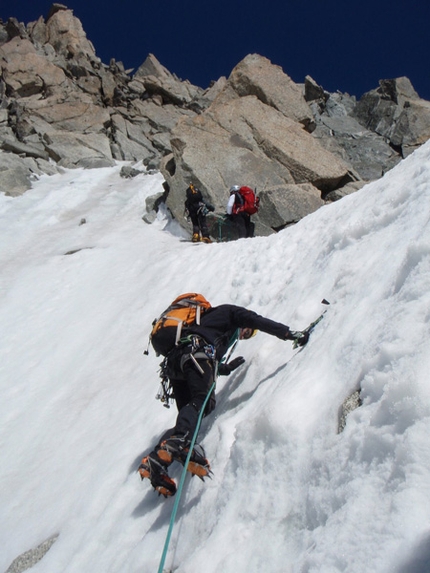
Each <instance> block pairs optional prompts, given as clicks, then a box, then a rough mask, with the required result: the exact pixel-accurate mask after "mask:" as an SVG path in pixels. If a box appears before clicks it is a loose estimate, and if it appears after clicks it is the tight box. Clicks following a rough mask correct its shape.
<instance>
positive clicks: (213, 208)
mask: <svg viewBox="0 0 430 573" xmlns="http://www.w3.org/2000/svg"><path fill="white" fill-rule="evenodd" d="M206 208H207V210H208V211H210V212H211V213H213V212H214V211H215V207H214V206H213V205H211V204H210V203H206Z"/></svg>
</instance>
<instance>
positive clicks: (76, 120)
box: [0, 4, 430, 234]
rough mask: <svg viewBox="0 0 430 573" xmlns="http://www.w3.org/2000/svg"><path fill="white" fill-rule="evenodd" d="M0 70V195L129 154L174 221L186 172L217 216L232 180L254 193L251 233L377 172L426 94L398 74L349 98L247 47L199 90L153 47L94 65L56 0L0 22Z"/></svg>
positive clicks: (418, 130) (419, 135)
mask: <svg viewBox="0 0 430 573" xmlns="http://www.w3.org/2000/svg"><path fill="white" fill-rule="evenodd" d="M0 72H1V75H0V191H1V192H4V193H7V194H9V195H12V196H14V195H19V194H21V193H23V192H25V191H26V190H27V189H29V188H30V186H31V181H32V179H33V178H35V177H38V176H39V175H40V174H42V173H48V174H52V173H55V172H57V171H58V170H61V169H62V168H74V167H81V168H82V167H84V168H91V167H101V166H108V165H113V164H114V162H115V161H117V160H119V161H128V162H131V163H138V162H139V164H140V165H141V166H142V165H143V166H144V167H146V169H147V170H149V171H151V170H158V169H161V171H162V173H163V175H164V177H165V180H166V182H165V192H164V194H163V195H162V196H160V198H157V201H155V203H154V205H155V206H157V205H159V203H160V201H165V202H166V205H167V207H168V208H169V209H170V211H171V213H172V214H173V216H175V217H176V218H177V219H178V221H179V222H180V223H181V224H183V225H186V223H185V221H184V219H183V208H184V206H183V201H184V190H185V188H186V187H187V186H188V184H189V183H190V182H191V181H192V182H194V183H195V184H197V185H198V186H199V187H200V188H201V189H202V191H203V193H204V195H205V196H206V198H207V199H208V200H210V201H211V202H212V203H213V204H214V205H215V206H216V208H217V211H218V212H220V213H223V212H224V210H225V204H226V201H227V197H228V189H229V187H230V186H231V185H232V184H244V185H245V184H246V185H249V186H251V187H254V188H257V192H258V194H259V195H260V198H261V208H260V211H259V214H258V216H256V217H255V221H256V232H257V234H268V233H272V232H275V231H277V230H279V229H282V228H283V227H285V226H286V225H290V224H292V223H294V222H296V221H298V220H299V219H300V218H302V217H304V216H305V215H306V214H308V213H310V212H312V211H314V210H316V209H318V208H319V207H320V206H321V205H323V204H324V203H326V202H327V201H333V200H338V199H340V198H342V197H343V196H344V195H346V194H349V193H353V192H354V191H356V190H357V189H359V188H360V187H361V186H362V185H363V184H364V183H365V182H367V181H371V180H374V179H377V178H379V177H381V176H382V175H383V174H384V173H385V172H386V171H387V170H389V169H391V168H392V167H393V166H394V165H396V163H398V162H399V161H401V159H402V158H403V157H406V156H407V155H408V154H409V153H411V152H412V151H413V150H414V149H416V148H417V147H418V146H420V145H422V144H423V143H424V142H425V141H427V139H429V137H430V102H427V101H425V100H423V99H421V98H420V97H419V96H418V94H417V93H416V92H415V90H414V88H413V86H412V85H411V83H410V81H409V80H408V79H407V78H397V79H391V80H381V81H380V86H379V88H377V89H375V90H372V91H370V92H368V93H367V94H364V95H363V96H362V97H361V99H360V100H359V101H358V102H357V101H356V98H355V97H354V96H350V95H349V94H342V93H339V92H337V93H328V92H326V91H325V90H324V88H323V87H321V86H320V85H318V84H317V83H316V82H315V81H314V80H313V79H312V78H311V77H309V76H307V77H306V78H305V80H304V84H303V85H301V84H300V85H299V84H296V83H294V82H293V81H292V79H291V78H290V77H289V76H288V75H287V74H286V73H284V71H283V70H282V68H280V67H279V66H277V65H274V64H272V63H271V62H270V61H269V60H268V59H267V58H264V57H263V56H260V55H258V54H250V55H248V56H246V57H245V58H244V59H243V60H242V61H241V62H239V63H238V64H237V65H236V66H235V68H234V69H233V70H232V72H231V74H230V76H229V77H228V78H225V77H222V78H219V79H218V80H217V81H216V82H214V83H213V84H212V85H211V86H210V87H209V88H208V89H206V90H204V89H202V88H200V87H197V86H194V85H192V84H191V83H190V82H188V81H182V80H180V79H179V78H177V77H176V76H175V75H174V74H172V73H170V72H169V71H168V70H167V69H166V68H165V67H163V66H162V65H161V63H160V62H158V60H157V59H156V57H155V56H154V55H152V54H149V55H148V56H147V57H146V59H145V60H144V61H143V63H142V65H141V66H140V67H139V68H138V69H137V70H136V71H135V73H134V74H133V70H125V69H124V66H123V64H122V63H121V62H116V61H115V60H111V61H110V62H109V64H104V63H103V62H102V61H101V60H100V59H99V58H98V57H97V55H96V51H95V48H94V46H93V45H92V43H91V42H90V41H89V40H88V39H87V37H86V34H85V31H84V29H83V27H82V24H81V22H80V21H79V20H78V19H77V18H76V17H75V16H74V15H73V11H72V10H69V9H68V8H67V7H66V6H64V5H62V4H53V5H52V7H51V10H50V11H49V14H48V15H47V16H46V18H44V17H42V16H41V17H40V18H39V19H38V20H37V21H36V22H30V23H29V24H27V25H25V24H23V23H20V22H18V21H17V20H16V19H15V18H10V19H9V20H8V21H7V22H6V23H3V22H2V21H0ZM141 169H143V167H141V168H139V169H138V170H135V171H133V169H131V170H130V173H131V175H130V174H127V175H125V176H132V174H133V173H134V172H141ZM149 219H150V218H149Z"/></svg>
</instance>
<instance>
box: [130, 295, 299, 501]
mask: <svg viewBox="0 0 430 573" xmlns="http://www.w3.org/2000/svg"><path fill="white" fill-rule="evenodd" d="M257 330H261V331H262V332H265V333H267V334H271V335H272V336H276V337H277V338H280V339H281V340H296V341H297V342H298V344H299V345H300V346H303V345H304V344H306V342H307V340H308V337H309V335H308V334H304V333H301V332H294V331H291V330H290V328H289V327H288V326H286V325H285V324H282V323H280V322H275V321H273V320H270V319H268V318H264V317H263V316H261V315H259V314H257V313H255V312H253V311H251V310H247V309H246V308H243V307H240V306H235V305H231V304H223V305H220V306H216V307H211V308H209V309H208V310H206V311H205V313H204V314H203V315H202V317H201V320H200V324H194V325H192V326H190V327H187V328H186V329H185V331H183V332H182V336H183V337H185V336H186V337H187V339H188V342H187V343H185V344H181V345H180V346H176V347H175V348H174V349H173V350H172V351H171V352H170V353H169V354H168V355H167V357H166V359H165V362H164V365H165V366H164V368H165V375H166V377H167V378H168V379H169V380H170V383H171V386H172V388H173V395H174V398H175V401H176V404H177V407H178V410H179V412H178V416H177V419H176V425H175V427H174V428H172V429H170V430H168V431H167V432H165V434H164V435H163V436H162V438H161V439H160V441H159V443H158V444H157V446H156V447H155V448H154V450H153V451H152V452H151V453H150V454H149V455H148V456H146V457H145V458H144V459H143V460H142V464H141V466H140V468H139V472H140V475H141V476H142V478H144V477H148V478H150V480H151V483H152V485H153V486H154V487H155V489H157V491H159V492H160V493H162V494H163V495H174V493H175V492H176V484H175V482H174V481H173V480H172V479H171V478H170V477H169V476H168V474H167V467H168V465H170V463H171V462H172V461H173V460H178V461H180V462H181V463H184V462H185V458H186V454H188V451H189V445H190V443H191V440H192V437H193V435H194V432H195V430H196V427H197V423H198V420H199V414H200V411H201V408H202V406H203V404H204V402H205V400H206V398H207V395H208V393H209V391H210V389H211V388H212V386H213V383H214V380H215V378H216V376H217V375H218V374H220V375H228V374H230V373H231V372H232V371H233V370H235V369H236V368H238V367H239V366H240V365H241V364H243V363H244V362H245V360H244V358H243V357H242V356H239V357H237V358H235V359H234V360H232V361H231V362H228V363H223V362H221V360H222V359H223V358H224V357H225V356H226V353H227V352H228V350H229V348H230V347H231V345H232V344H233V343H234V342H235V341H236V340H237V339H242V340H243V339H248V338H250V337H251V336H252V335H253V334H254V333H255V332H256V331H257ZM215 403H216V402H215V392H214V390H212V393H211V396H210V398H209V400H208V401H207V403H206V407H205V411H204V415H205V416H207V415H208V414H210V413H211V412H212V411H213V410H214V408H215ZM192 464H193V465H192ZM191 465H192V467H190V466H191ZM187 469H188V470H189V471H191V472H192V473H196V474H197V475H200V477H203V476H206V475H208V474H209V473H210V467H209V462H208V461H207V459H206V458H205V457H204V451H199V450H198V449H197V447H196V448H195V449H194V450H193V452H192V455H191V463H190V465H189V466H188V468H187Z"/></svg>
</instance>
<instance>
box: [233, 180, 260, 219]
mask: <svg viewBox="0 0 430 573" xmlns="http://www.w3.org/2000/svg"><path fill="white" fill-rule="evenodd" d="M259 208H260V197H257V196H256V195H255V193H254V191H253V190H252V189H251V187H246V186H244V187H241V188H240V189H239V191H237V192H236V201H235V202H234V206H233V215H237V214H238V213H242V212H243V211H244V212H245V213H248V215H255V213H257V212H258V209H259Z"/></svg>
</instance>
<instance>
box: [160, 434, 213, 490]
mask: <svg viewBox="0 0 430 573" xmlns="http://www.w3.org/2000/svg"><path fill="white" fill-rule="evenodd" d="M188 452H189V441H188V440H187V439H185V438H182V437H175V436H172V437H171V438H169V439H168V440H164V442H162V443H161V445H160V449H159V450H158V451H157V455H158V457H159V458H160V460H162V461H163V462H164V463H165V464H171V463H172V462H173V461H178V462H179V463H180V464H182V465H184V464H185V462H186V459H187V456H188ZM187 471H189V472H190V473H191V474H192V475H196V476H198V477H199V478H200V479H201V480H203V481H204V478H205V477H209V478H210V477H211V474H212V471H211V468H210V465H209V461H208V460H207V458H206V457H205V451H204V449H203V447H202V446H200V444H196V445H195V446H194V448H193V451H192V454H191V457H190V461H189V462H188V466H187Z"/></svg>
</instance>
